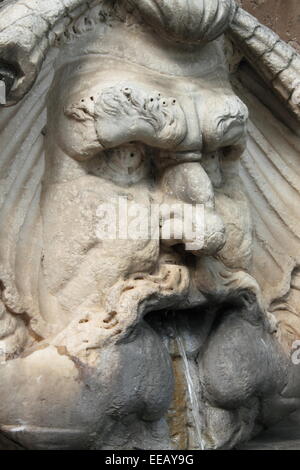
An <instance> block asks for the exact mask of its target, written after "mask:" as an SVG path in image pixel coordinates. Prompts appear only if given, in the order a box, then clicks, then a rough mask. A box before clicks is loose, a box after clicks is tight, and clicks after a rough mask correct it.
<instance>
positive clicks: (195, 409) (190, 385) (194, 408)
mask: <svg viewBox="0 0 300 470" xmlns="http://www.w3.org/2000/svg"><path fill="white" fill-rule="evenodd" d="M173 330H174V339H175V341H176V344H177V346H178V351H179V354H180V356H181V358H182V362H183V372H184V376H185V379H186V384H187V390H188V395H189V399H190V403H191V412H192V418H193V421H194V426H195V434H196V435H195V438H196V441H197V443H198V445H199V449H200V450H204V449H205V447H204V443H203V439H202V426H201V414H200V404H199V400H198V396H197V393H196V390H195V385H194V382H193V378H192V372H191V366H190V363H189V359H188V357H187V354H186V350H185V347H184V342H183V339H182V337H181V335H180V333H179V331H178V328H177V325H176V322H175V320H174V321H173Z"/></svg>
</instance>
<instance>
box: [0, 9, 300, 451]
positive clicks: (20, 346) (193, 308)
mask: <svg viewBox="0 0 300 470" xmlns="http://www.w3.org/2000/svg"><path fill="white" fill-rule="evenodd" d="M23 3H24V2H23ZM50 3H51V2H50ZM71 3H72V2H70V4H71ZM73 3H74V5H73V4H72V8H73V7H75V6H76V7H78V6H80V5H79V3H82V4H83V3H84V2H77V3H76V2H73ZM75 3H76V5H75ZM171 3H172V5H171V7H172V8H170V4H171ZM175 4H176V8H174V6H175ZM68 7H69V10H68V14H69V15H71V12H72V11H73V10H72V8H71V5H68ZM24 8H25V7H24ZM41 8H42V7H41ZM43 8H44V10H41V12H42V13H41V17H43V15H44V17H45V18H48V16H49V17H50V16H51V15H50V13H51V12H49V11H48V10H47V8H46V7H45V6H43ZM57 8H58V7H57ZM74 11H76V10H74ZM240 12H241V10H240V9H238V8H237V7H236V5H235V3H234V2H233V1H231V0H223V1H221V0H214V1H210V2H208V1H204V0H202V1H196V0H188V2H187V1H183V0H182V1H181V0H179V1H176V2H169V1H139V2H135V1H134V0H130V1H128V2H117V1H116V2H106V1H103V2H100V1H98V2H95V6H93V7H90V6H89V7H88V10H87V11H83V10H82V11H81V10H80V12H79V13H77V14H75V13H74V18H73V20H72V23H71V25H70V27H69V28H67V29H66V30H65V32H64V35H63V36H61V35H60V34H59V32H58V31H59V28H58V24H56V26H55V28H56V29H54V33H55V34H54V36H55V41H56V42H55V45H56V48H53V49H52V50H51V51H50V53H49V55H48V61H46V62H45V64H44V66H43V68H42V70H41V72H40V74H39V79H38V81H37V82H36V84H35V86H34V89H33V90H32V92H30V93H29V94H28V95H27V97H25V98H24V101H23V102H22V103H20V104H19V105H17V107H16V108H11V109H6V110H3V113H4V114H3V116H4V117H3V120H4V122H8V127H7V128H5V129H4V131H3V141H4V142H10V141H11V139H10V136H11V132H12V131H11V129H15V128H16V126H17V127H18V129H19V130H18V132H17V135H16V138H15V139H16V140H15V142H16V143H15V145H13V146H12V145H8V146H7V150H6V151H5V154H4V156H3V161H4V166H3V174H4V175H5V177H4V185H3V188H4V189H3V196H2V199H1V201H3V204H2V206H1V210H2V216H3V217H4V216H5V217H7V219H6V220H9V221H11V222H10V223H9V224H7V226H5V227H4V228H2V229H1V231H0V239H1V241H2V244H1V247H0V259H1V265H0V266H1V280H2V284H1V285H2V287H3V288H2V310H1V311H0V322H1V323H0V325H1V328H2V329H1V330H0V331H1V336H0V339H1V341H0V346H1V348H2V350H3V351H4V359H5V360H6V362H4V363H3V364H2V365H1V366H0V374H1V376H2V378H1V381H0V382H1V386H0V397H1V399H0V403H1V406H0V430H1V432H2V434H3V435H4V436H6V438H8V439H9V440H13V441H14V442H17V443H18V444H19V445H20V446H22V447H25V448H36V449H38V448H91V449H100V448H102V449H103V448H114V449H127V448H133V447H136V448H149V449H154V448H172V447H173V446H176V445H179V446H182V445H183V446H185V447H188V448H193V447H195V448H202V447H207V448H211V447H212V448H220V447H232V446H233V445H235V444H236V443H237V442H239V441H241V440H244V439H248V438H249V437H250V436H251V435H252V434H253V433H254V432H255V431H256V429H257V427H259V426H260V423H265V422H269V420H270V414H272V413H271V412H270V410H271V411H272V409H274V408H276V413H275V414H276V415H280V414H281V413H284V412H286V410H288V411H290V410H291V409H293V407H296V406H297V405H298V402H297V400H296V399H294V395H293V397H291V396H289V397H288V399H286V398H285V396H284V395H283V393H286V396H288V393H289V392H286V389H287V388H288V387H287V384H288V383H289V373H290V372H289V364H288V360H287V356H286V355H285V354H284V352H283V350H282V348H281V346H280V344H279V342H278V339H277V338H276V337H275V335H274V331H275V329H276V328H275V327H274V323H275V321H274V318H273V317H272V315H271V314H270V313H269V312H268V310H269V306H270V303H271V300H270V299H271V296H270V295H269V296H268V289H267V288H265V286H264V283H263V282H262V280H261V277H260V276H259V275H258V274H257V271H258V269H257V266H259V264H256V265H255V259H256V258H257V254H256V253H257V252H256V253H253V250H254V248H253V247H254V246H255V244H256V238H255V236H256V235H255V234H253V220H252V218H251V214H250V207H249V199H248V197H247V196H246V194H245V191H244V189H245V186H247V184H249V183H248V179H247V180H246V181H247V182H246V184H244V187H243V185H242V183H241V180H240V165H241V162H240V157H241V154H242V152H243V151H244V149H245V145H246V125H247V119H248V111H247V107H246V105H244V104H243V102H242V101H241V99H240V98H238V97H237V95H236V94H235V92H234V91H233V89H232V87H231V84H230V81H229V74H228V64H227V62H226V59H225V55H224V43H223V37H222V36H221V35H222V34H223V33H224V32H225V31H226V30H227V29H228V28H231V29H232V28H234V25H235V21H236V18H239V19H240V17H239V16H238V15H240V14H241V13H240ZM47 15H48V16H47ZM56 15H57V17H59V15H62V13H61V12H60V13H59V12H56ZM76 15H77V16H76ZM51 18H53V12H52V16H51ZM48 20H49V18H48ZM49 21H50V20H49ZM41 23H42V22H41ZM39 28H42V26H41V25H40V24H39V25H36V35H38V34H41V35H42V34H43V33H42V31H40V29H39ZM52 39H53V38H52ZM14 41H15V43H16V44H15V45H14V47H15V48H16V50H18V51H19V55H20V56H21V57H22V58H20V60H19V61H18V64H15V66H14V70H15V71H16V73H17V74H19V76H18V77H17V78H16V81H15V83H14V85H13V86H12V88H11V92H10V95H9V97H8V98H9V100H10V102H11V103H13V102H14V101H16V100H18V99H19V98H20V97H21V96H23V95H24V93H25V92H26V91H27V90H28V88H29V86H30V84H32V82H33V80H34V78H35V77H36V76H37V75H38V69H39V66H40V64H41V60H42V59H41V56H40V50H43V48H44V50H46V48H47V47H48V46H49V44H46V43H47V41H48V37H47V41H46V40H45V43H42V45H41V46H40V49H39V50H38V52H37V49H34V48H32V49H30V53H28V54H27V55H26V57H25V56H24V54H21V52H22V51H23V47H24V46H23V45H22V44H21V43H20V44H18V43H17V39H14ZM29 43H30V41H27V43H26V42H25V44H27V46H28V44H29ZM27 46H26V47H27ZM57 48H59V49H57ZM1 51H4V52H3V59H4V61H5V63H6V65H7V64H9V54H8V50H7V49H5V47H4V46H2V43H1V36H0V53H1ZM27 52H28V51H27ZM46 107H47V112H46V111H45V109H46ZM15 109H17V113H16V115H17V118H15V117H14V113H15ZM19 116H20V118H19ZM22 117H24V118H22ZM25 117H26V118H25ZM16 119H20V121H19V120H18V121H16ZM41 131H42V132H41ZM1 135H2V134H1ZM24 135H25V136H26V138H25V139H24ZM15 146H18V147H19V148H18V151H17V156H16V158H14V159H12V154H14V155H15V153H16V152H15ZM12 147H13V148H12ZM11 162H12V163H11ZM12 181H13V184H12ZM120 197H121V198H122V200H124V199H125V200H126V204H127V206H126V207H127V208H128V210H129V213H130V211H134V210H135V206H134V204H136V203H138V204H140V205H141V206H142V207H143V209H144V210H145V211H146V212H145V214H146V215H144V218H143V224H144V225H147V224H148V223H149V217H148V215H147V214H148V212H147V210H148V209H149V208H151V206H152V205H153V204H158V205H159V204H170V203H174V204H177V206H178V204H179V205H180V204H181V205H182V204H185V205H187V206H193V205H195V204H200V205H201V206H202V207H203V209H204V219H205V225H204V227H203V230H202V233H201V237H200V238H201V242H202V244H201V245H200V246H199V247H198V245H197V243H196V245H195V242H199V240H198V239H192V240H191V239H190V238H189V237H188V236H187V235H186V234H185V233H184V232H183V233H182V235H181V237H177V238H176V237H174V238H173V239H172V240H167V239H165V238H163V236H162V228H163V227H164V226H165V224H168V223H170V219H172V221H173V222H174V223H175V226H176V224H177V223H178V224H180V222H181V219H182V214H180V213H176V210H174V212H173V213H172V214H171V215H170V214H167V215H165V213H164V212H162V213H160V215H159V219H158V220H157V221H156V225H155V226H154V227H152V228H153V231H154V232H155V233H156V234H158V236H157V237H153V238H149V239H144V238H137V239H129V238H126V237H124V238H120V239H116V238H114V237H112V238H111V239H108V240H107V239H101V237H99V236H98V235H97V227H98V225H99V211H98V208H99V206H101V205H103V204H104V205H105V204H106V205H107V204H111V203H113V204H117V203H118V201H119V199H120ZM110 207H111V206H110ZM126 210H127V209H126ZM179 212H180V211H179ZM131 214H132V212H131ZM100 224H101V220H100ZM190 245H192V247H190ZM253 259H254V267H253ZM289 275H290V273H289ZM281 287H282V286H281ZM280 292H283V289H282V288H281V291H280ZM174 312H175V313H174ZM178 357H181V361H182V367H180V366H178ZM28 371H30V372H28ZM173 371H174V372H175V373H173ZM183 373H184V374H185V376H186V377H187V380H188V387H187V388H186V390H185V391H184V392H183V393H182V391H181V388H180V387H181V386H180V383H181V382H180V374H183ZM7 384H10V385H9V387H11V390H13V393H11V394H9V395H8V394H7V387H8V385H7ZM188 390H189V391H190V394H188ZM191 390H192V392H191ZM184 402H186V403H185V404H184ZM182 409H183V410H184V411H182ZM174 416H175V418H174ZM178 421H179V422H180V426H179V428H180V429H179V431H178V430H177V424H176V423H178ZM188 429H191V430H190V431H189V430H188ZM178 436H179V438H178ZM178 439H179V442H180V444H178ZM183 442H184V444H183Z"/></svg>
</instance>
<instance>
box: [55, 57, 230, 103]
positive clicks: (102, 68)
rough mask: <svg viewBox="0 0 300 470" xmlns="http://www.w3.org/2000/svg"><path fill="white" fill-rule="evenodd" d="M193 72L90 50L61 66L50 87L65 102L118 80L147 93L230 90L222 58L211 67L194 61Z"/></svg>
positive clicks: (181, 94) (97, 91) (184, 94)
mask: <svg viewBox="0 0 300 470" xmlns="http://www.w3.org/2000/svg"><path fill="white" fill-rule="evenodd" d="M190 72H191V71H190ZM192 72H193V73H190V75H187V70H186V69H185V68H183V69H182V70H180V69H179V67H178V69H177V73H169V71H167V72H165V71H160V72H159V71H157V70H153V69H151V68H150V67H147V66H144V65H139V64H136V63H132V62H127V61H124V60H121V59H118V58H115V57H105V56H100V55H92V54H89V55H86V56H84V57H82V58H80V59H78V60H76V61H74V62H72V63H68V64H66V65H65V66H64V67H61V68H60V69H59V71H58V72H57V74H56V77H55V80H54V84H53V89H55V93H56V95H57V97H58V96H59V97H60V100H62V101H63V102H64V103H66V102H69V101H72V100H74V99H75V100H76V99H78V97H79V96H82V97H84V96H86V95H87V94H91V95H93V94H96V95H99V94H101V92H102V91H103V90H104V89H107V88H109V87H114V86H115V85H120V84H129V85H130V86H133V87H136V88H142V89H143V90H145V91H148V92H149V93H152V92H155V91H158V92H161V93H163V94H164V95H166V96H174V97H176V98H179V99H180V97H182V98H184V97H187V96H190V97H193V96H196V95H198V96H201V95H203V96H208V95H211V94H215V93H218V92H220V93H222V94H224V93H226V92H228V93H229V94H231V93H232V91H231V86H230V82H229V79H228V72H227V69H226V68H225V67H224V66H223V63H222V62H220V61H219V62H216V63H214V66H212V67H211V68H210V70H207V68H206V69H205V70H204V71H203V70H202V69H201V67H199V64H197V67H194V69H193V70H192Z"/></svg>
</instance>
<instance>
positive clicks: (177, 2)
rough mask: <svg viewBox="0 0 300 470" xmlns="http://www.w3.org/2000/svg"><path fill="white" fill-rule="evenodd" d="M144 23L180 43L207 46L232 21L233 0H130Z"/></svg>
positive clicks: (234, 6) (234, 8)
mask: <svg viewBox="0 0 300 470" xmlns="http://www.w3.org/2000/svg"><path fill="white" fill-rule="evenodd" d="M128 3H129V4H132V5H134V6H135V7H136V8H137V9H138V10H139V11H140V13H141V14H142V16H143V17H144V19H145V21H146V22H148V23H150V24H151V25H152V26H154V27H155V28H158V29H159V30H160V31H161V32H162V33H163V34H165V35H168V37H172V38H174V39H176V40H178V41H183V42H190V43H198V42H200V43H207V42H209V41H212V40H214V39H216V38H217V37H219V36H220V35H221V34H222V33H224V31H225V30H226V29H227V28H228V26H229V24H230V22H231V21H232V19H233V17H234V14H235V11H236V8H237V7H236V4H235V2H234V0H210V1H207V0H171V1H170V0H128Z"/></svg>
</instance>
